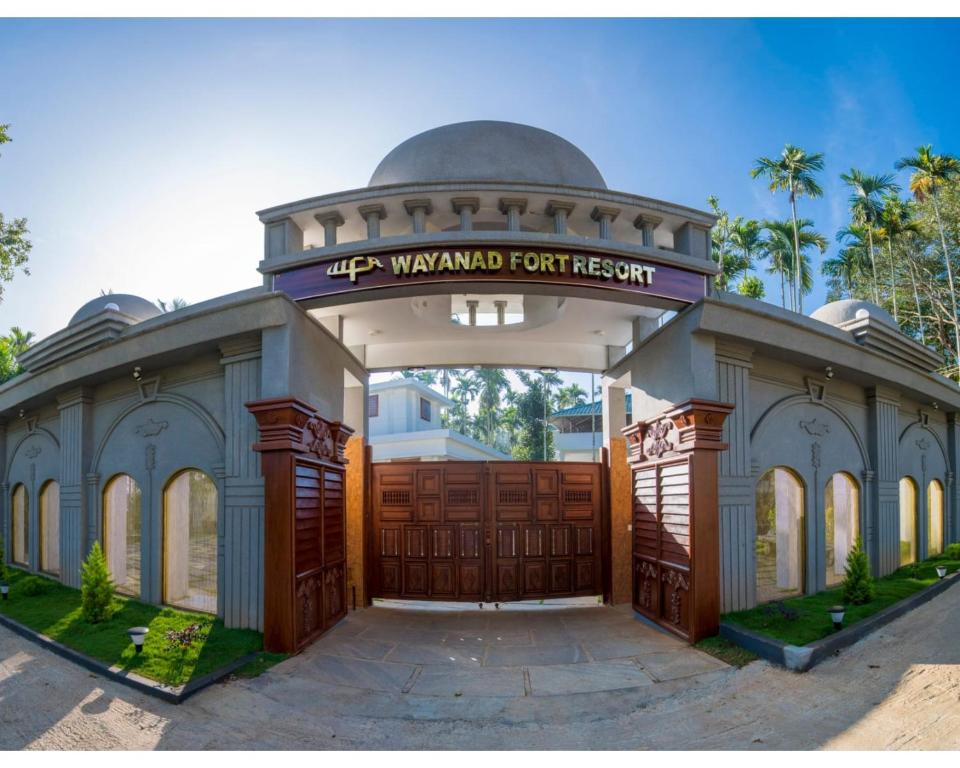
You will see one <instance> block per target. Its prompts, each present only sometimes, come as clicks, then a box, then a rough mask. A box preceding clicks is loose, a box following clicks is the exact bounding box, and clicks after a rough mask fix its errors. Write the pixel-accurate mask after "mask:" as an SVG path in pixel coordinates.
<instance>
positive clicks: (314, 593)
mask: <svg viewBox="0 0 960 768" xmlns="http://www.w3.org/2000/svg"><path fill="white" fill-rule="evenodd" d="M246 407H247V409H248V410H249V411H250V412H251V413H252V414H253V415H254V418H256V420H257V427H258V428H259V430H260V442H258V443H255V444H254V446H253V449H254V450H255V451H257V452H259V453H260V454H261V466H262V471H263V477H264V552H263V561H264V575H263V645H264V648H265V650H267V651H275V652H282V653H296V652H297V651H299V650H301V649H302V648H303V647H304V646H306V645H308V644H309V643H311V642H313V640H315V639H316V638H317V637H319V636H320V635H321V634H323V632H325V631H326V630H327V629H329V628H330V627H331V626H333V625H334V624H336V622H337V621H339V620H340V619H341V618H343V616H344V615H345V614H346V608H347V601H346V517H345V505H344V496H345V492H344V470H345V465H346V460H345V459H344V447H345V445H346V442H347V439H348V438H349V437H350V435H352V434H353V430H352V429H350V428H349V427H347V426H345V425H343V424H341V423H340V422H338V421H328V420H327V419H324V418H321V417H320V416H318V415H317V410H316V409H315V408H313V407H311V406H310V405H308V404H307V403H305V402H303V401H302V400H297V399H296V398H290V397H277V398H271V399H269V400H258V401H256V402H250V403H246Z"/></svg>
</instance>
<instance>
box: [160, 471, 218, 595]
mask: <svg viewBox="0 0 960 768" xmlns="http://www.w3.org/2000/svg"><path fill="white" fill-rule="evenodd" d="M163 601H164V602H165V603H170V604H171V605H176V606H178V607H180V608H189V609H191V610H194V611H206V612H207V613H216V612H217V486H216V485H215V484H214V482H213V480H211V479H210V477H209V476H207V475H206V474H204V473H203V472H200V471H199V470H196V469H187V470H184V471H183V472H180V473H179V474H177V475H175V476H174V477H173V479H172V480H171V481H170V482H169V483H168V484H167V487H166V490H164V492H163Z"/></svg>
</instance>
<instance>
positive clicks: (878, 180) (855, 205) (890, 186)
mask: <svg viewBox="0 0 960 768" xmlns="http://www.w3.org/2000/svg"><path fill="white" fill-rule="evenodd" d="M840 178H841V179H843V182H844V183H845V184H846V185H847V186H848V187H850V189H851V192H850V215H851V217H852V218H853V221H854V223H855V224H857V225H859V226H861V227H864V228H865V229H866V231H867V241H868V249H869V253H870V271H871V273H872V275H873V302H874V303H875V304H880V286H879V283H878V281H877V259H876V256H875V254H874V250H873V231H874V229H875V228H876V226H877V222H878V221H879V219H880V212H881V211H882V210H883V203H882V202H881V198H882V196H883V195H885V194H888V193H891V192H898V191H899V190H900V187H898V186H897V185H896V184H894V182H893V174H892V173H887V174H883V175H880V176H871V175H870V174H867V173H864V172H863V171H861V170H859V169H857V168H851V169H850V172H849V173H841V174H840Z"/></svg>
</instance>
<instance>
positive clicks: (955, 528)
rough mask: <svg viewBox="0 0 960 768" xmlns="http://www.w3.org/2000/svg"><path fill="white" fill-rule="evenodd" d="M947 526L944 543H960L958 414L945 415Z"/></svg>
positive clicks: (959, 419) (959, 423)
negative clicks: (947, 463)
mask: <svg viewBox="0 0 960 768" xmlns="http://www.w3.org/2000/svg"><path fill="white" fill-rule="evenodd" d="M947 461H948V462H949V463H950V465H949V466H948V467H947V488H946V493H947V499H946V506H947V525H946V530H945V531H944V532H943V537H944V538H943V541H944V543H945V544H946V543H953V542H955V541H960V483H957V477H958V476H960V414H958V413H956V412H953V413H948V414H947Z"/></svg>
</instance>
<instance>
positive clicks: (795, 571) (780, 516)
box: [756, 467, 804, 603]
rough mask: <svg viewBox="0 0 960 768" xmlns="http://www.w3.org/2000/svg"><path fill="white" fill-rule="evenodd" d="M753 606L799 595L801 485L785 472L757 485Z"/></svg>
mask: <svg viewBox="0 0 960 768" xmlns="http://www.w3.org/2000/svg"><path fill="white" fill-rule="evenodd" d="M756 553H757V602H761V603H763V602H767V601H769V600H779V599H782V598H784V597H790V596H791V595H796V594H799V593H801V592H802V591H803V555H804V545H803V484H802V483H801V482H800V479H799V478H798V477H797V476H796V475H795V474H794V473H793V472H792V471H790V470H789V469H786V468H784V467H774V468H773V469H770V470H767V472H766V473H764V475H763V476H762V477H761V478H760V481H759V482H758V483H757V540H756Z"/></svg>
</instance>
